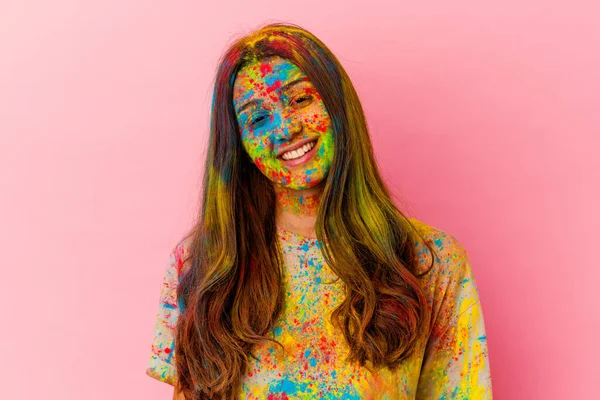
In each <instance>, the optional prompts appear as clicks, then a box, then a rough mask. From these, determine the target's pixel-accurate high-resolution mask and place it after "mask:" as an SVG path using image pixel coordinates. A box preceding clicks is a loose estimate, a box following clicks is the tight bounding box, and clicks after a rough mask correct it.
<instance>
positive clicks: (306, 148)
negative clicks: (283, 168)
mask: <svg viewBox="0 0 600 400" xmlns="http://www.w3.org/2000/svg"><path fill="white" fill-rule="evenodd" d="M314 145H315V142H311V143H307V144H305V145H304V146H302V147H300V148H299V149H296V150H292V151H288V152H286V153H283V155H282V156H281V158H283V159H284V160H293V159H295V158H298V157H302V156H303V155H304V154H306V152H307V151H309V150H310V149H312V148H313V147H314Z"/></svg>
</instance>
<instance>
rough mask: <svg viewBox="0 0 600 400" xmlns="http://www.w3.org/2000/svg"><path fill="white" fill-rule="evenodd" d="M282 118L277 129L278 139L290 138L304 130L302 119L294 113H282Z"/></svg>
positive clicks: (280, 115) (280, 116)
mask: <svg viewBox="0 0 600 400" xmlns="http://www.w3.org/2000/svg"><path fill="white" fill-rule="evenodd" d="M279 118H281V121H280V123H279V124H278V125H279V126H278V129H277V139H280V140H284V141H285V140H290V139H292V138H293V137H294V136H296V135H297V134H298V133H300V132H302V121H301V120H300V118H299V116H298V115H295V114H294V113H280V114H279Z"/></svg>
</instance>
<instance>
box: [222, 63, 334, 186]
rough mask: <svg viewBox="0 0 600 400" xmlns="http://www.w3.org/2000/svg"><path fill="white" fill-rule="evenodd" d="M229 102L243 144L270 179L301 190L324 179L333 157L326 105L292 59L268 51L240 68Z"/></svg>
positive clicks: (329, 120) (329, 122) (331, 131)
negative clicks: (266, 56) (288, 59)
mask: <svg viewBox="0 0 600 400" xmlns="http://www.w3.org/2000/svg"><path fill="white" fill-rule="evenodd" d="M233 90H234V92H233V106H234V109H235V112H236V116H237V121H238V124H239V126H240V135H241V139H242V145H243V146H244V149H245V150H246V152H247V153H248V155H249V156H250V158H251V159H252V161H253V162H254V164H255V165H256V166H257V167H258V169H259V170H260V171H261V172H262V173H263V174H264V175H265V176H266V177H267V178H269V179H270V180H271V181H273V183H275V184H278V185H280V186H282V187H286V188H289V189H296V190H303V189H308V188H310V187H314V186H316V185H318V184H319V183H320V182H322V181H323V180H324V179H325V177H326V176H327V173H328V172H329V169H330V167H331V163H332V161H333V154H334V146H333V130H332V127H331V119H330V118H329V114H328V113H327V110H326V109H325V105H324V104H323V101H322V99H321V96H319V93H317V91H316V89H315V88H314V86H313V85H312V83H311V82H310V80H308V77H307V76H306V75H305V74H304V73H303V72H302V71H301V70H300V69H299V68H298V67H297V66H296V65H295V64H293V63H291V62H289V61H287V60H286V59H284V58H281V57H269V58H265V59H263V60H260V61H256V62H253V63H251V64H248V65H246V66H245V67H244V68H242V69H241V70H240V71H239V72H238V74H237V76H236V79H235V83H234V89H233Z"/></svg>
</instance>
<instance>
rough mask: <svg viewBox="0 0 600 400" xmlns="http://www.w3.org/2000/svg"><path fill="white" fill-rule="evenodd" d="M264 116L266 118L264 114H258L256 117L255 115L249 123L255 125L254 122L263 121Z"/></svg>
mask: <svg viewBox="0 0 600 400" xmlns="http://www.w3.org/2000/svg"><path fill="white" fill-rule="evenodd" d="M265 118H266V116H264V115H260V116H258V117H256V118H254V119H253V120H252V121H251V124H252V125H256V124H258V123H260V122H262V121H264V119H265Z"/></svg>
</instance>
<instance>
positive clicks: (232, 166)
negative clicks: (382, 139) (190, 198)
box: [175, 23, 433, 399]
mask: <svg viewBox="0 0 600 400" xmlns="http://www.w3.org/2000/svg"><path fill="white" fill-rule="evenodd" d="M269 56H279V57H282V58H285V59H288V60H289V61H291V62H292V63H294V64H296V65H297V66H298V67H299V68H300V69H301V70H302V71H303V72H304V73H305V74H306V75H307V76H308V77H309V78H310V80H311V82H312V83H313V85H314V86H315V87H316V89H317V91H318V93H319V94H320V96H321V98H322V99H323V102H324V104H325V107H326V109H327V111H328V113H329V115H330V117H331V120H332V127H333V131H334V138H335V140H334V141H335V154H334V159H333V163H332V166H331V169H330V172H329V173H328V175H327V177H326V182H325V184H324V189H323V192H322V195H321V196H322V197H321V204H320V207H319V211H318V216H317V220H316V225H315V233H316V235H317V239H318V240H320V241H321V242H324V245H323V247H322V251H323V256H324V258H325V261H326V262H327V263H328V265H329V266H330V268H331V269H332V270H333V271H334V272H335V273H336V274H337V276H338V277H339V278H340V279H341V280H342V281H343V283H344V284H345V288H346V298H345V300H344V301H343V302H342V303H341V304H340V305H339V306H338V307H337V308H336V309H335V310H334V311H333V313H332V315H331V322H332V324H333V325H334V326H335V327H336V328H337V329H340V330H341V331H342V332H343V334H344V336H345V338H346V340H347V343H348V346H349V349H350V353H349V355H348V359H347V361H348V362H355V361H357V362H359V363H360V365H363V366H364V365H366V364H367V363H370V364H371V366H372V367H375V368H377V367H387V368H390V369H395V368H396V367H398V366H399V364H400V363H401V361H402V360H404V359H405V358H407V357H408V356H410V355H411V353H412V351H413V350H414V348H415V345H416V343H417V341H418V339H419V338H420V337H421V335H424V334H425V332H426V330H427V328H428V326H427V324H426V321H428V319H429V317H430V316H429V309H428V305H427V300H426V297H425V296H424V293H423V291H422V289H421V286H420V284H419V280H418V274H417V264H418V259H417V257H416V250H415V240H416V236H415V234H418V232H417V230H416V229H415V228H414V227H413V226H412V224H411V223H410V221H409V220H408V218H407V217H405V216H404V215H403V214H402V212H400V211H399V209H398V208H397V207H396V205H395V204H394V202H393V201H392V198H391V196H390V193H389V191H388V189H387V187H386V185H385V184H384V182H383V180H382V178H381V176H380V174H379V171H378V168H377V164H376V162H375V159H374V157H373V150H372V146H371V141H370V137H369V132H368V128H367V124H366V121H365V117H364V113H363V110H362V106H361V104H360V101H359V99H358V95H357V93H356V91H355V89H354V87H353V85H352V83H351V81H350V78H349V77H348V75H347V74H346V72H345V71H344V69H343V67H342V66H341V64H340V62H339V61H338V60H337V58H336V57H335V56H334V55H333V53H332V52H331V51H330V50H329V49H328V48H327V47H326V46H325V45H324V44H323V43H322V42H321V41H320V40H319V39H317V38H316V37H315V36H314V35H313V34H311V33H309V32H308V31H306V30H305V29H302V28H301V27H299V26H297V25H294V24H283V23H274V24H269V25H265V26H263V27H261V28H260V29H257V30H255V31H254V32H252V33H250V34H248V35H246V36H244V37H242V38H240V39H238V40H236V41H235V42H234V43H233V44H231V45H230V46H229V48H228V49H227V50H226V52H225V53H224V55H223V56H222V58H221V60H220V63H219V67H218V70H217V73H216V78H215V84H214V93H213V100H212V110H211V124H210V136H209V143H208V151H207V157H206V165H205V170H204V180H203V193H202V205H201V210H200V213H199V215H198V221H197V222H196V224H195V226H194V228H193V229H192V230H191V232H190V234H189V239H190V257H189V259H188V261H189V262H190V268H189V270H188V271H187V273H186V274H185V275H184V276H183V278H182V280H181V282H180V285H179V287H178V291H177V296H178V302H179V304H180V308H181V315H180V318H179V319H178V323H177V327H176V338H175V359H176V368H177V376H178V385H179V390H180V391H182V392H183V393H184V395H185V396H186V398H187V399H194V398H202V399H213V398H225V399H230V398H235V397H236V396H237V393H238V392H239V389H240V385H241V383H242V380H243V376H244V375H245V373H246V367H247V364H248V357H249V356H251V357H254V358H256V357H255V356H254V355H253V354H252V348H253V347H254V345H256V344H258V343H260V342H263V341H265V340H270V341H273V342H275V343H277V344H279V345H280V346H281V344H280V343H279V342H277V341H276V340H274V339H272V338H270V337H269V336H268V334H269V332H270V330H271V328H272V326H273V325H274V322H275V321H276V320H277V318H278V317H279V316H280V314H281V311H282V309H283V300H284V293H283V287H282V271H281V255H280V249H279V247H278V242H277V236H276V225H275V213H274V207H275V194H274V190H273V186H272V183H271V182H270V181H269V180H268V178H266V177H265V176H264V175H263V174H262V173H261V172H260V171H259V169H258V168H257V167H256V166H255V165H254V164H253V163H252V161H251V160H250V158H249V157H248V155H247V154H246V153H245V151H244V149H243V147H242V145H241V139H240V133H239V127H238V123H237V120H236V116H235V112H234V109H233V83H234V81H235V77H236V74H237V72H238V71H239V70H240V69H241V68H242V67H243V66H244V65H246V64H247V63H248V62H251V61H254V60H260V59H262V58H265V57H269ZM324 238H327V241H326V242H325V241H324V240H323V239H324ZM426 245H427V246H428V247H429V248H430V250H431V251H432V253H433V249H432V248H431V247H430V246H429V244H426ZM432 265H433V258H432Z"/></svg>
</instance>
